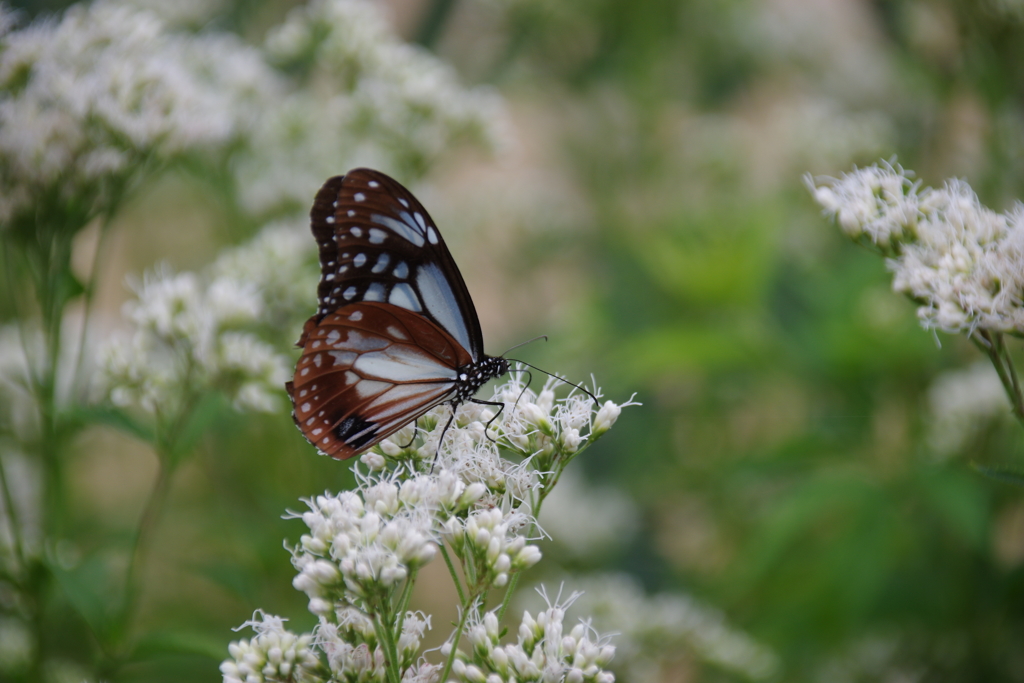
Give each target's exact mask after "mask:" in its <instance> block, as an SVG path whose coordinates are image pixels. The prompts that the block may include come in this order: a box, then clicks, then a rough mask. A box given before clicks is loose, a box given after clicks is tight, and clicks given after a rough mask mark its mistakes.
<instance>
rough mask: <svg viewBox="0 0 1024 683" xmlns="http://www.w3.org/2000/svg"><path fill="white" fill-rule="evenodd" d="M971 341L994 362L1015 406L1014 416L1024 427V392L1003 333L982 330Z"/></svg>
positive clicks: (1000, 379)
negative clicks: (1004, 341)
mask: <svg viewBox="0 0 1024 683" xmlns="http://www.w3.org/2000/svg"><path fill="white" fill-rule="evenodd" d="M971 341H973V342H974V344H975V346H977V347H978V348H979V349H981V350H982V352H984V353H985V355H987V356H988V357H989V360H990V361H992V365H993V367H995V369H996V374H998V375H999V381H1000V382H1002V384H1003V389H1004V390H1005V391H1006V395H1007V397H1008V398H1009V399H1010V403H1011V404H1012V405H1013V415H1014V417H1016V418H1017V420H1018V421H1019V422H1020V423H1021V424H1022V425H1024V392H1022V391H1021V387H1020V380H1019V379H1018V377H1017V370H1016V368H1015V367H1014V365H1013V360H1012V359H1011V358H1010V352H1009V350H1008V349H1007V348H1006V345H1005V344H1004V343H1003V335H1002V333H1000V332H995V333H989V332H988V331H986V330H980V331H978V332H975V333H974V334H972V335H971Z"/></svg>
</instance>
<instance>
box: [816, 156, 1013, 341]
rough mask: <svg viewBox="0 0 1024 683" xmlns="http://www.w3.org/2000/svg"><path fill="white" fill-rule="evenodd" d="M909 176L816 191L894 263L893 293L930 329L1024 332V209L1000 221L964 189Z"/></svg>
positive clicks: (864, 179)
mask: <svg viewBox="0 0 1024 683" xmlns="http://www.w3.org/2000/svg"><path fill="white" fill-rule="evenodd" d="M908 175H909V174H908V173H907V172H905V171H903V169H900V168H898V167H897V168H894V167H892V166H891V165H888V164H884V165H882V166H872V167H869V168H865V169H860V170H858V171H855V172H853V173H850V174H847V175H845V176H843V178H842V179H841V180H829V179H826V180H825V181H821V184H820V185H815V183H814V181H811V180H810V179H808V185H809V186H810V188H811V190H812V192H813V193H814V195H815V198H816V199H817V200H818V202H819V203H820V204H821V205H822V206H823V207H824V208H825V210H826V213H829V214H832V215H835V216H836V217H837V219H838V221H839V224H840V226H841V227H842V228H843V230H844V231H845V232H846V233H847V234H849V235H850V236H851V237H854V238H857V237H859V236H861V235H866V236H867V237H868V239H870V240H871V241H872V242H874V243H875V244H876V245H878V246H879V247H881V248H882V249H883V251H884V252H885V253H887V254H889V255H891V256H892V257H893V258H892V259H891V260H890V261H889V267H890V269H891V270H892V271H893V289H895V290H896V291H898V292H903V293H905V294H907V295H908V296H909V297H911V298H912V299H914V300H915V301H916V302H918V303H919V307H918V309H917V315H918V318H919V319H920V321H921V324H922V325H923V326H924V327H925V328H927V329H940V330H943V331H946V332H951V333H957V332H967V333H971V332H973V331H974V330H977V329H983V330H988V331H993V332H1013V333H1021V332H1024V308H1022V302H1024V206H1021V205H1020V204H1018V205H1017V206H1015V207H1014V208H1013V209H1011V210H1010V211H1009V212H1007V213H1005V214H1001V213H996V212H995V211H992V210H990V209H987V208H985V207H984V206H982V205H981V203H980V201H979V200H978V197H977V195H976V194H975V193H974V192H973V191H972V190H971V188H970V187H969V186H968V185H967V183H965V182H963V181H960V180H955V179H954V180H950V181H947V182H946V184H945V186H944V187H943V188H942V189H940V190H935V189H931V188H925V189H919V188H918V186H917V185H916V184H912V183H911V182H910V180H909V179H908Z"/></svg>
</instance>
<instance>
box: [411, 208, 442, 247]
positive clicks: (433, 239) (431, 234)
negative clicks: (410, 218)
mask: <svg viewBox="0 0 1024 683" xmlns="http://www.w3.org/2000/svg"><path fill="white" fill-rule="evenodd" d="M416 215H417V216H419V214H416ZM427 239H428V240H430V243H431V244H437V230H434V226H433V225H431V226H430V227H429V228H427Z"/></svg>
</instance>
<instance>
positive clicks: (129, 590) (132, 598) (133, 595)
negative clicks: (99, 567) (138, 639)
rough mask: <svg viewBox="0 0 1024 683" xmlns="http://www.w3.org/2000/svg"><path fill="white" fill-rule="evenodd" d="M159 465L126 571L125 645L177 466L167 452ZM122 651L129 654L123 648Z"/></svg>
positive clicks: (122, 634) (161, 457) (123, 632)
mask: <svg viewBox="0 0 1024 683" xmlns="http://www.w3.org/2000/svg"><path fill="white" fill-rule="evenodd" d="M157 467H158V469H157V475H156V480H155V481H154V482H153V488H152V490H151V491H150V494H149V499H148V500H147V501H146V506H145V508H143V511H142V517H140V518H139V527H138V530H137V531H136V532H135V540H134V543H133V544H132V550H131V555H130V556H129V560H128V569H127V571H126V572H125V582H124V601H123V604H122V608H121V615H120V618H121V624H120V627H121V637H122V638H123V645H124V646H127V645H130V643H131V640H132V639H131V631H132V625H133V624H132V622H133V620H134V616H135V610H136V608H137V607H138V601H139V595H140V594H141V592H142V579H141V578H140V574H141V571H142V568H143V567H145V564H146V561H147V559H148V556H149V552H150V548H151V547H152V542H153V533H154V531H155V529H156V525H157V522H158V521H159V519H160V515H161V512H162V511H163V508H164V504H165V503H166V502H167V496H168V494H169V492H170V488H171V479H172V477H173V474H174V471H173V469H174V466H173V465H172V464H171V459H170V458H169V457H167V456H165V455H163V454H161V455H160V456H159V457H158V466H157ZM120 654H122V655H123V654H126V652H124V651H122V652H121V653H120Z"/></svg>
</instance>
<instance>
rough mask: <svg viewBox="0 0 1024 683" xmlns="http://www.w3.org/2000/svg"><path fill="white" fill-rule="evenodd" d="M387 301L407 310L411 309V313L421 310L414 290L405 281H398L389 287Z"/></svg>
mask: <svg viewBox="0 0 1024 683" xmlns="http://www.w3.org/2000/svg"><path fill="white" fill-rule="evenodd" d="M388 303H392V304H394V305H395V306H400V307H402V308H404V309H405V310H407V311H412V312H413V313H420V312H421V311H423V309H422V308H421V307H420V302H419V299H418V298H417V297H416V292H414V291H413V290H412V287H410V286H409V285H408V284H406V283H405V282H399V283H398V284H397V285H395V286H394V287H392V288H391V296H389V297H388Z"/></svg>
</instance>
